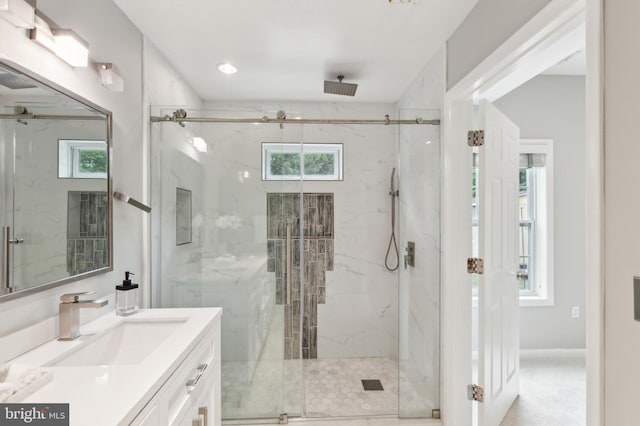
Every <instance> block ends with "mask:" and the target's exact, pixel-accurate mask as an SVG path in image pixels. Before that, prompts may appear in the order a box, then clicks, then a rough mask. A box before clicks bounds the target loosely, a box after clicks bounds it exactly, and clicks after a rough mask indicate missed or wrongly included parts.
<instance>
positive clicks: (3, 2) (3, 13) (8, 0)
mask: <svg viewBox="0 0 640 426" xmlns="http://www.w3.org/2000/svg"><path fill="white" fill-rule="evenodd" d="M35 13H36V10H35V9H34V8H33V6H31V5H30V4H29V3H27V2H26V1H24V0H0V18H2V19H4V20H5V21H7V22H9V23H10V24H12V25H13V26H14V27H16V28H33V27H34V26H35V22H34V17H35Z"/></svg>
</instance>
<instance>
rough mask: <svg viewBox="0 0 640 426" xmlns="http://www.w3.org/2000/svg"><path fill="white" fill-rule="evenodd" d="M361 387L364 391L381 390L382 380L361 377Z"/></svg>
mask: <svg viewBox="0 0 640 426" xmlns="http://www.w3.org/2000/svg"><path fill="white" fill-rule="evenodd" d="M362 387H363V388H364V390H366V391H383V390H384V388H383V387H382V382H381V381H380V380H377V379H376V380H366V379H362Z"/></svg>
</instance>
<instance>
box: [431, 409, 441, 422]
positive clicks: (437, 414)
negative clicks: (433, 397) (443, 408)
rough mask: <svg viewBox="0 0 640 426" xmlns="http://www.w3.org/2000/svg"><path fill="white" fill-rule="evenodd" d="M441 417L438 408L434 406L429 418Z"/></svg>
mask: <svg viewBox="0 0 640 426" xmlns="http://www.w3.org/2000/svg"><path fill="white" fill-rule="evenodd" d="M440 417H441V414H440V409H439V408H436V409H435V410H431V418H432V419H439V418H440Z"/></svg>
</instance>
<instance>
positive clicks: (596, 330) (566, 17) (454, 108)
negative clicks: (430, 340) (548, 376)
mask: <svg viewBox="0 0 640 426" xmlns="http://www.w3.org/2000/svg"><path fill="white" fill-rule="evenodd" d="M573 7H575V9H574V10H573V12H572V13H569V12H568V10H569V9H571V7H570V6H568V7H567V9H566V10H563V11H562V13H558V14H548V15H546V18H547V19H546V20H544V19H543V20H532V22H530V23H528V24H527V25H526V26H525V27H523V28H522V30H521V31H519V32H518V33H517V34H516V35H514V36H513V37H512V38H511V39H510V40H509V41H508V42H506V43H505V44H504V45H503V46H502V47H501V48H500V49H498V50H497V51H496V52H495V53H494V54H493V55H492V56H491V57H490V58H488V59H487V61H485V62H484V63H482V64H481V65H480V66H478V67H477V69H476V70H474V71H473V72H472V73H471V74H470V75H469V76H467V78H466V79H463V80H462V82H461V83H460V84H458V85H456V87H454V88H453V89H451V91H449V92H448V93H447V96H446V101H445V114H450V117H451V120H450V122H449V123H448V125H447V126H446V127H445V154H444V156H445V159H444V164H450V167H449V169H448V170H447V169H446V168H445V173H444V180H445V183H444V188H443V193H444V194H445V198H444V205H443V209H444V210H445V211H449V212H450V213H449V214H447V213H445V215H444V217H446V218H448V220H447V221H446V222H445V223H443V232H444V236H443V240H444V241H445V242H446V248H445V250H444V251H445V254H444V259H443V264H444V267H443V274H444V275H445V282H444V284H443V288H444V291H445V294H444V298H443V299H444V302H443V303H444V309H443V311H444V314H445V319H444V323H445V328H444V336H445V339H447V338H448V337H451V339H450V340H449V341H445V343H444V351H443V355H444V357H443V359H445V360H450V362H446V361H445V362H446V364H447V365H445V367H444V375H445V384H446V383H448V384H449V385H448V386H446V387H447V388H449V390H445V399H447V401H448V403H447V404H446V405H445V410H448V411H449V413H448V414H447V413H446V412H445V419H446V421H447V424H454V425H455V424H471V417H472V416H471V413H472V405H473V404H474V403H472V402H470V401H468V400H467V398H466V396H467V395H463V394H462V392H461V390H462V389H466V386H467V385H468V384H469V383H468V382H469V378H470V377H472V368H471V338H470V333H469V329H470V327H469V325H470V324H471V322H472V314H471V312H472V309H471V306H470V309H469V311H468V312H467V313H465V312H460V310H457V311H456V306H459V303H458V304H456V303H455V301H456V300H460V298H461V299H466V300H470V299H471V294H470V293H471V289H469V288H464V287H463V286H462V284H460V285H458V284H457V283H463V282H465V281H467V282H468V278H466V271H463V272H462V271H461V270H460V269H461V268H459V265H460V264H461V263H462V262H463V261H464V260H466V258H468V257H469V254H468V253H470V252H471V244H470V241H471V234H472V233H471V229H467V230H459V229H455V223H459V222H463V221H466V223H469V222H470V221H469V219H468V218H470V217H471V212H470V208H469V207H470V203H468V201H467V203H468V204H469V206H467V207H465V206H463V205H462V203H463V200H462V198H461V197H457V196H455V195H451V196H449V197H448V194H457V193H463V192H464V193H467V194H468V187H469V185H468V182H470V181H471V169H472V166H471V162H472V159H471V156H470V155H469V154H468V151H467V149H468V148H467V147H466V146H465V145H463V144H462V143H460V142H462V141H466V136H467V135H466V131H467V130H469V129H473V128H474V127H473V125H472V124H475V123H473V112H474V111H473V101H474V100H475V101H478V100H479V99H483V98H486V95H487V94H490V93H491V91H492V90H496V89H500V86H501V85H502V86H504V85H505V84H507V85H508V83H509V82H510V81H511V83H510V84H513V80H516V81H517V80H518V79H521V78H522V76H519V75H518V72H517V71H522V70H523V69H526V66H525V65H526V64H527V62H530V61H531V60H532V58H535V59H534V62H535V61H537V62H540V61H542V59H541V58H543V57H541V56H539V53H540V50H542V48H544V47H547V46H548V42H549V40H553V39H554V38H555V39H556V40H557V39H558V38H560V36H561V35H566V34H567V31H570V30H572V29H575V28H576V27H577V26H578V25H584V22H585V18H584V9H583V7H584V5H580V4H577V3H576V4H574V5H573ZM598 11H599V9H598V7H596V3H595V2H593V3H591V4H590V5H589V13H588V20H589V25H591V28H595V29H596V30H595V31H594V34H595V35H593V34H589V40H588V42H587V52H588V56H589V57H590V60H588V65H587V69H588V71H587V73H588V74H587V92H586V93H587V95H586V102H587V120H586V125H585V127H587V128H589V129H595V132H594V133H593V134H591V133H590V132H587V134H586V160H582V161H583V162H584V163H589V164H593V163H594V162H595V163H596V164H601V157H600V154H599V150H598V146H601V140H600V138H599V133H598V129H599V128H600V127H599V126H600V124H599V123H600V121H599V114H598V111H599V110H598V105H599V103H600V96H599V83H598V81H599V80H598V79H599V70H598V67H597V63H598V59H599V57H598V52H599V51H598V46H600V44H599V43H600V40H599V38H598V34H599V32H598V30H599V29H600V26H599V21H597V20H596V19H595V17H596V16H597V15H598V13H599V12H598ZM556 12H557V11H556ZM541 15H544V14H542V13H541ZM542 21H544V22H542ZM516 46H518V47H516ZM522 46H524V47H522ZM520 47H522V50H518V49H519V48H520ZM538 65H539V64H538ZM549 65H551V64H549ZM532 75H535V73H534V74H532ZM532 75H529V76H527V77H526V78H525V79H524V80H521V81H520V82H519V83H518V84H516V86H517V85H519V84H520V83H522V82H524V81H527V80H528V79H530V78H531V76H532ZM500 90H503V88H502V89H500ZM465 152H467V153H465ZM447 158H451V159H453V158H457V159H460V158H465V159H466V160H465V162H464V164H463V165H462V166H460V167H462V168H463V169H465V168H466V171H465V170H461V169H460V168H459V167H458V166H459V164H456V165H453V164H452V162H451V163H450V162H448V161H447ZM584 179H585V182H586V184H587V185H590V184H593V185H595V186H596V187H601V174H598V175H596V174H594V175H585V176H584ZM465 183H466V184H465ZM463 188H467V189H466V191H463ZM594 192H595V193H596V194H597V195H595V196H594V195H590V194H588V193H587V194H585V198H586V201H585V203H586V206H587V208H586V218H585V226H584V228H585V229H586V232H585V234H586V242H585V245H586V246H587V248H588V250H587V251H588V253H593V254H594V256H593V258H592V259H595V261H593V262H592V263H595V264H596V265H595V266H594V265H593V264H590V265H586V266H585V269H586V270H587V271H589V270H594V271H595V275H594V276H593V277H589V276H588V272H587V273H586V274H587V276H586V277H585V282H586V287H587V301H586V302H585V306H586V311H587V312H586V313H587V320H588V323H587V336H589V338H588V341H589V342H590V343H588V344H587V353H588V355H587V357H588V360H589V361H588V362H590V363H591V365H593V368H594V370H589V375H590V377H589V383H590V390H589V400H588V404H587V405H588V407H589V418H594V417H593V416H596V417H599V416H600V409H599V407H600V402H601V399H600V392H601V391H600V384H601V382H600V377H601V373H600V367H599V366H600V358H599V352H598V351H599V347H600V344H601V343H600V341H599V336H601V325H600V321H599V318H601V311H600V309H599V307H598V305H597V303H596V304H594V301H596V300H598V297H599V296H598V294H599V290H598V288H599V286H600V281H599V276H600V275H599V272H598V271H600V269H599V268H600V256H599V255H597V253H599V246H600V235H601V232H600V231H601V229H600V225H599V222H598V221H597V220H594V218H597V217H599V214H600V213H599V212H600V211H601V206H602V200H601V198H600V192H599V191H594ZM449 209H450V210H449ZM459 209H465V212H464V213H460V212H459ZM463 259H464V260H463ZM515 273H516V271H514V275H515ZM453 312H455V314H454V313H453ZM582 314H584V312H582ZM467 327H469V328H467ZM466 348H469V350H468V352H467V350H466ZM457 351H462V352H463V353H466V354H468V355H460V353H459V352H457ZM467 366H468V367H467ZM461 407H466V409H464V408H463V409H461ZM456 409H457V412H456V413H453V414H452V413H451V410H456ZM593 421H594V422H596V420H593ZM481 424H483V423H481ZM484 424H492V423H484ZM496 424H497V423H496Z"/></svg>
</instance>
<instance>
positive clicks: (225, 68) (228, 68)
mask: <svg viewBox="0 0 640 426" xmlns="http://www.w3.org/2000/svg"><path fill="white" fill-rule="evenodd" d="M218 70H219V71H220V72H221V73H224V74H235V73H237V72H238V69H237V68H236V67H234V66H233V65H231V64H230V63H228V62H225V63H224V64H218Z"/></svg>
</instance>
